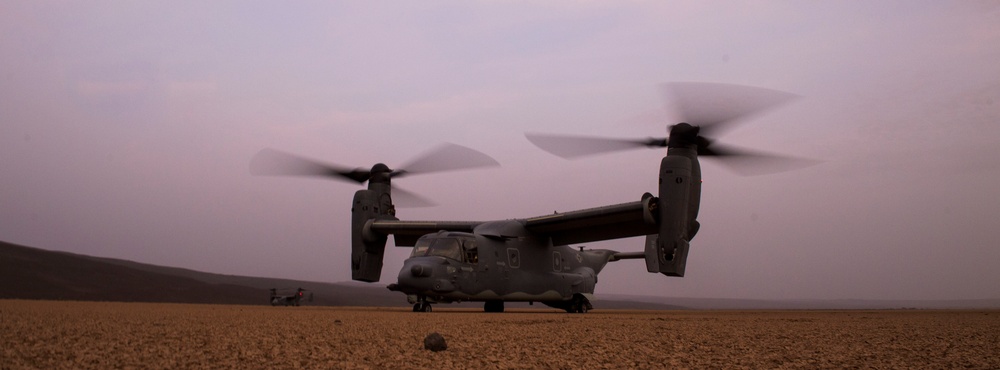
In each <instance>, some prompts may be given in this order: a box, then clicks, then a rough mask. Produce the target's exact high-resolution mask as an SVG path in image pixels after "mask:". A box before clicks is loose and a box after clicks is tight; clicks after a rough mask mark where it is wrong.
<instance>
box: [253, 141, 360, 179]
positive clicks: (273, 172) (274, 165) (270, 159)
mask: <svg viewBox="0 0 1000 370" xmlns="http://www.w3.org/2000/svg"><path fill="white" fill-rule="evenodd" d="M250 173H251V174H254V175H258V176H259V175H264V176H313V177H328V178H334V179H340V180H350V181H353V182H357V183H362V182H365V181H367V180H368V178H369V177H371V174H370V172H369V171H368V170H364V169H360V168H358V169H351V168H346V167H340V166H336V165H330V164H325V163H321V162H319V161H315V160H312V159H308V158H303V157H299V156H297V155H294V154H290V153H286V152H282V151H279V150H274V149H270V148H267V149H262V150H261V151H259V152H257V154H256V155H254V156H253V159H251V160H250Z"/></svg>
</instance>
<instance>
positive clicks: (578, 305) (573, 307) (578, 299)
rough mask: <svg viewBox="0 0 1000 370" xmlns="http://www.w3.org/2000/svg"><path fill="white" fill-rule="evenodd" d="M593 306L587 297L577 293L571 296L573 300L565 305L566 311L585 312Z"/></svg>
mask: <svg viewBox="0 0 1000 370" xmlns="http://www.w3.org/2000/svg"><path fill="white" fill-rule="evenodd" d="M593 308H594V306H592V305H591V304H590V301H589V300H587V297H584V296H582V295H579V294H577V295H575V296H573V300H572V301H571V302H570V304H569V306H568V307H566V312H569V313H587V311H590V310H591V309H593Z"/></svg>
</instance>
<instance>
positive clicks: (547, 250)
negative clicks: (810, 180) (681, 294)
mask: <svg viewBox="0 0 1000 370" xmlns="http://www.w3.org/2000/svg"><path fill="white" fill-rule="evenodd" d="M663 87H664V92H665V93H667V94H669V95H670V98H671V100H672V101H673V102H675V103H676V104H675V105H676V107H675V108H678V110H679V112H678V113H680V114H681V115H682V116H683V117H682V121H680V123H676V124H672V125H669V126H668V128H667V130H668V132H669V137H666V138H645V139H617V138H600V137H582V136H560V135H546V134H527V135H526V136H527V138H528V140H529V141H531V142H532V143H533V144H535V145H536V146H538V147H540V148H541V149H543V150H545V151H548V152H550V153H552V154H555V155H558V156H561V157H564V158H573V157H578V156H585V155H591V154H599V153H604V152H612V151H617V150H625V149H633V148H666V154H665V156H664V157H663V159H662V160H661V161H660V166H659V170H658V172H657V176H658V179H659V181H658V188H657V189H656V193H657V194H656V195H653V194H651V193H645V194H641V195H640V196H637V197H636V198H638V200H635V201H632V202H627V203H621V204H615V205H608V206H601V207H596V208H589V209H583V210H577V211H570V212H556V213H553V214H547V215H541V216H537V217H528V218H518V219H507V220H494V221H404V220H400V219H399V218H397V217H396V207H395V204H394V203H393V199H394V198H393V197H392V195H397V196H398V199H397V200H400V202H401V203H403V202H404V201H406V202H407V203H411V204H413V203H415V202H416V203H419V205H426V204H428V203H427V202H426V201H423V200H421V199H419V198H417V197H416V196H415V195H413V194H411V193H408V192H403V191H401V190H399V189H398V188H393V187H392V186H391V185H390V180H391V179H394V178H400V177H403V176H405V175H413V174H419V173H428V172H438V171H447V170H457V169H466V168H473V167H484V166H496V165H499V164H498V163H497V162H496V161H495V160H493V159H492V158H490V157H489V156H487V155H485V154H483V153H480V152H478V151H475V150H473V149H469V148H466V147H462V146H458V145H454V144H449V145H445V146H442V147H439V148H438V149H437V150H435V151H432V152H430V153H428V154H425V155H424V156H422V157H419V158H418V159H416V160H414V161H412V162H410V164H408V165H405V166H402V167H400V168H399V169H396V170H393V169H390V168H389V167H388V166H386V165H385V164H382V163H379V164H376V165H374V166H372V167H371V169H370V170H367V169H362V168H349V167H343V166H337V165H331V164H325V163H321V162H318V161H314V160H311V159H306V158H302V157H298V156H295V155H292V154H288V153H284V152H279V151H276V150H271V149H265V150H262V151H261V152H260V153H258V154H257V155H256V156H255V157H254V159H253V160H252V161H251V165H250V170H251V172H252V173H254V174H257V175H286V176H317V177H326V178H333V179H338V180H345V181H352V182H356V183H364V182H368V188H367V189H364V190H358V191H357V192H356V193H355V194H354V200H353V202H352V206H351V215H352V216H351V230H352V235H351V262H350V266H351V272H352V278H353V279H354V280H359V281H365V282H377V281H379V279H380V277H381V273H382V259H383V252H384V250H385V245H386V242H387V240H388V237H389V235H392V236H393V238H394V241H395V245H396V246H397V247H412V248H413V250H412V252H411V253H410V257H409V258H407V259H406V260H405V261H404V263H403V268H402V269H401V270H400V271H399V274H398V278H397V282H396V283H394V284H390V285H389V286H388V288H389V289H390V290H392V291H398V292H401V293H404V294H406V297H407V300H408V301H409V303H411V304H413V311H414V312H430V311H431V304H432V303H450V302H462V301H479V302H484V310H485V311H486V312H503V311H504V302H511V301H521V302H532V303H533V302H541V303H542V304H545V305H548V306H550V307H554V308H558V309H562V310H565V311H566V312H578V313H584V312H587V311H588V310H590V309H592V308H593V305H592V304H591V299H592V298H593V294H594V287H595V286H596V284H597V274H598V273H600V272H601V270H602V269H603V268H604V266H605V265H606V264H607V263H608V262H614V261H619V260H624V259H642V260H645V264H646V269H647V271H648V272H652V273H661V274H663V275H666V276H674V277H683V276H684V273H685V267H686V264H687V257H688V252H689V249H690V241H691V240H692V239H693V238H694V237H695V235H697V233H698V231H699V230H700V226H701V225H700V224H699V223H698V221H697V218H698V211H699V208H700V203H701V182H702V177H701V166H700V164H699V157H708V158H714V159H718V160H721V161H724V162H723V163H724V164H726V165H728V166H730V167H731V168H733V169H734V170H736V171H737V172H739V173H742V174H751V172H757V173H762V172H776V171H777V170H785V169H791V168H793V167H800V166H801V165H802V164H803V163H805V161H803V160H796V159H793V158H788V157H783V156H776V155H771V154H765V153H761V152H751V151H746V150H742V149H738V148H733V147H728V146H723V145H720V144H717V143H716V142H715V140H714V139H713V138H710V136H712V135H715V134H718V133H719V131H720V130H721V129H722V128H724V127H725V126H727V125H730V124H732V123H733V122H734V121H737V120H739V119H741V118H745V117H747V116H750V115H753V114H755V113H758V112H760V111H763V110H766V109H768V108H772V107H774V106H777V105H780V104H782V103H784V102H787V101H789V100H790V99H791V98H793V97H794V95H791V94H788V93H784V92H780V91H774V90H768V89H761V88H754V87H747V86H736V85H723V84H706V83H673V84H665V85H664V86H663ZM626 181H627V179H626ZM633 199H635V198H633ZM638 236H642V237H645V243H643V244H641V246H642V250H641V251H637V252H619V251H613V250H608V249H585V248H583V247H572V246H571V245H572V244H580V243H590V242H597V241H602V240H611V239H619V238H629V237H638ZM272 295H273V293H272Z"/></svg>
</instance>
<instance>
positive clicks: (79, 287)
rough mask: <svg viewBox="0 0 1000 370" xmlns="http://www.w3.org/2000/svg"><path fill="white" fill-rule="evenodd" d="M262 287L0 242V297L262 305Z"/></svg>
mask: <svg viewBox="0 0 1000 370" xmlns="http://www.w3.org/2000/svg"><path fill="white" fill-rule="evenodd" d="M266 296H267V291H266V290H262V289H258V288H252V287H246V286H238V285H231V284H211V283H206V282H203V281H199V280H196V279H192V278H189V277H183V276H175V275H169V274H163V273H156V272H150V271H143V270H140V269H135V268H131V267H127V266H122V265H116V264H111V263H107V262H101V261H99V260H95V259H93V258H87V257H84V256H79V255H75V254H71V253H63V252H51V251H46V250H42V249H36V248H30V247H25V246H20V245H15V244H10V243H5V242H0V298H21V299H53V300H87V301H124V302H178V303H179V302H186V303H225V304H264V303H267V302H266V301H267V299H266V298H262V297H266Z"/></svg>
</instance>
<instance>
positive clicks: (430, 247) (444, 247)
mask: <svg viewBox="0 0 1000 370" xmlns="http://www.w3.org/2000/svg"><path fill="white" fill-rule="evenodd" d="M473 245H474V244H473ZM473 248H475V247H473ZM419 256H438V257H444V258H450V259H453V260H458V261H466V259H465V258H463V257H466V253H465V251H463V249H462V241H461V240H460V239H457V238H421V239H420V240H417V244H416V245H414V246H413V252H411V253H410V257H419ZM477 259H478V258H477ZM467 262H472V263H476V262H478V261H467Z"/></svg>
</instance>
